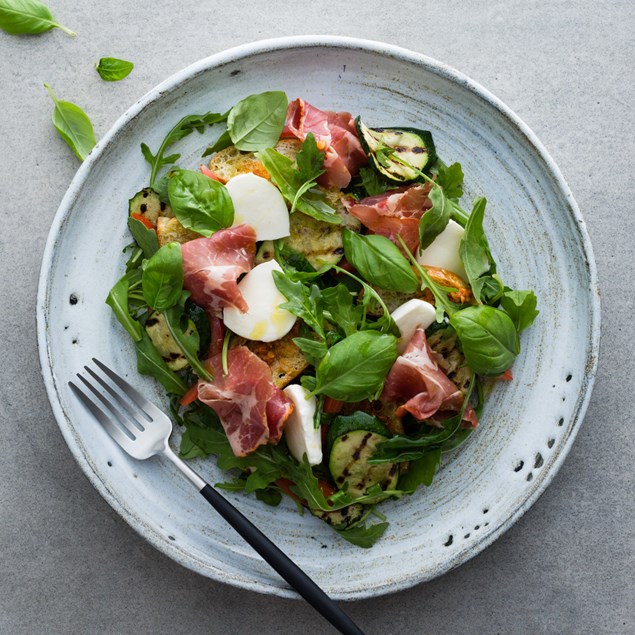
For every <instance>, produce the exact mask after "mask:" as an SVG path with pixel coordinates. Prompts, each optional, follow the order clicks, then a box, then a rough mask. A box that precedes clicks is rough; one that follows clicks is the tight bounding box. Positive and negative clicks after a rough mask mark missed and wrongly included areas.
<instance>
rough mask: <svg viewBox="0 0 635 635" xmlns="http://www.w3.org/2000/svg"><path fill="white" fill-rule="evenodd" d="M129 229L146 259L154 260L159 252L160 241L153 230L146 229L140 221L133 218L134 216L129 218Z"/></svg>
mask: <svg viewBox="0 0 635 635" xmlns="http://www.w3.org/2000/svg"><path fill="white" fill-rule="evenodd" d="M128 229H129V230H130V233H131V234H132V237H133V238H134V239H135V242H136V243H137V245H139V247H141V249H142V250H143V255H144V256H145V257H146V258H152V256H154V254H155V253H156V252H157V251H159V239H158V238H157V233H156V232H155V231H154V230H153V229H150V228H149V227H146V226H145V225H144V224H143V223H142V222H141V221H140V220H138V219H136V218H132V216H129V217H128Z"/></svg>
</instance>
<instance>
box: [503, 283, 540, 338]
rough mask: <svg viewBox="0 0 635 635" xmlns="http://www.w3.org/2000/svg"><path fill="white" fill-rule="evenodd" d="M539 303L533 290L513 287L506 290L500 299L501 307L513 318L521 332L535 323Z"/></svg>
mask: <svg viewBox="0 0 635 635" xmlns="http://www.w3.org/2000/svg"><path fill="white" fill-rule="evenodd" d="M537 303H538V300H537V298H536V294H535V293H534V292H533V291H514V290H512V289H508V290H506V291H505V293H503V296H502V297H501V300H500V305H501V308H502V309H503V310H504V311H505V313H507V315H509V317H510V318H511V319H512V322H513V323H514V326H515V327H516V330H517V331H518V332H519V333H520V332H521V331H524V330H525V329H526V328H527V327H528V326H531V324H533V321H534V320H535V319H536V316H537V315H538V313H539V312H538V311H537V310H536V305H537Z"/></svg>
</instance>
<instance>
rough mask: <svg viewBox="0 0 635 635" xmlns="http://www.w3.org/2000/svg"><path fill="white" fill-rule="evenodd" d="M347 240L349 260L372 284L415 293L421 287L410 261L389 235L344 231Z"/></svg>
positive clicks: (345, 244) (345, 240) (346, 252)
mask: <svg viewBox="0 0 635 635" xmlns="http://www.w3.org/2000/svg"><path fill="white" fill-rule="evenodd" d="M343 238H344V255H345V256H346V259H347V260H348V261H349V262H350V263H351V264H352V265H353V266H354V267H355V268H356V269H357V270H358V271H359V273H360V274H361V275H362V277H363V278H364V279H365V280H367V281H368V282H370V283H371V284H373V285H376V286H378V287H380V288H382V289H389V290H391V291H400V292H402V293H414V292H415V291H416V290H417V289H418V288H419V281H418V280H417V276H415V274H414V273H413V272H412V269H411V267H410V265H409V264H408V261H407V260H406V259H405V257H404V256H403V254H402V253H401V252H400V251H399V248H398V247H397V246H396V245H395V244H394V243H392V242H391V241H390V240H389V239H388V238H386V237H385V236H378V235H368V236H360V235H359V234H356V233H355V232H352V231H351V230H350V229H344V231H343Z"/></svg>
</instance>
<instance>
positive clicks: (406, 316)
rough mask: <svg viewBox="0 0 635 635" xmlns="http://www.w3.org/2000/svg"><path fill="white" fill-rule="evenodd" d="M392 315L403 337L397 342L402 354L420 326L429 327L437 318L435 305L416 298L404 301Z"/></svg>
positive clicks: (398, 350)
mask: <svg viewBox="0 0 635 635" xmlns="http://www.w3.org/2000/svg"><path fill="white" fill-rule="evenodd" d="M390 316H391V317H392V319H393V320H394V321H395V322H396V324H397V327H398V328H399V332H400V333H401V337H400V338H399V341H398V342H397V352H398V353H399V354H400V355H401V354H402V353H403V352H404V351H405V350H406V347H407V346H408V343H409V342H410V340H411V339H412V336H413V335H414V334H415V331H416V330H417V327H418V326H421V327H423V328H424V329H427V328H428V327H429V326H430V324H432V323H433V322H434V320H435V318H436V312H435V310H434V307H433V306H432V305H431V304H430V303H429V302H426V301H425V300H417V299H416V298H414V299H412V300H408V302H404V303H403V304H402V305H401V306H399V307H397V308H396V309H395V310H394V311H393V312H392V313H391V314H390Z"/></svg>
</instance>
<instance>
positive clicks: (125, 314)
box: [106, 274, 142, 342]
mask: <svg viewBox="0 0 635 635" xmlns="http://www.w3.org/2000/svg"><path fill="white" fill-rule="evenodd" d="M129 280H130V279H129V276H128V274H126V275H125V276H123V278H121V279H120V280H118V281H117V284H115V286H114V287H113V288H112V289H111V290H110V293H109V294H108V298H106V304H107V305H108V306H109V307H110V308H111V309H112V311H113V313H114V314H115V317H116V318H117V320H118V321H119V323H120V324H121V325H122V326H123V327H124V328H125V329H126V331H128V333H129V334H130V337H132V339H133V340H134V341H135V342H138V341H139V340H140V339H141V330H142V329H141V324H139V322H137V321H136V320H135V319H134V318H133V317H132V315H130V309H129V307H128V290H129V288H130V283H129Z"/></svg>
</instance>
